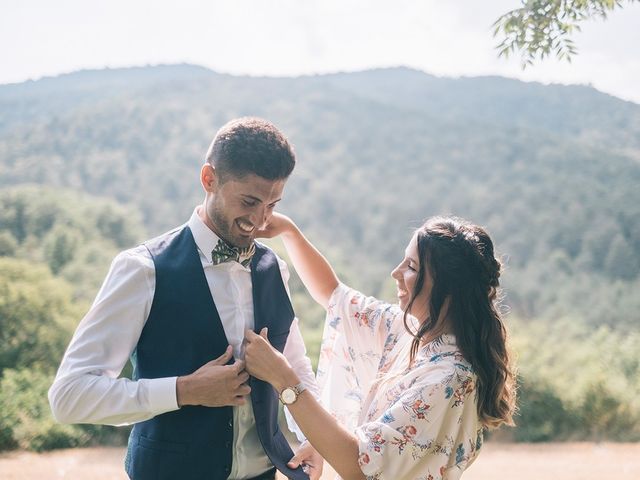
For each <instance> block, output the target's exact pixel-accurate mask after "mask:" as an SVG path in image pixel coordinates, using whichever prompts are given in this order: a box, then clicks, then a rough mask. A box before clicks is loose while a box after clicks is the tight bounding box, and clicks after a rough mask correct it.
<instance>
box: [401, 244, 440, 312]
mask: <svg viewBox="0 0 640 480" xmlns="http://www.w3.org/2000/svg"><path fill="white" fill-rule="evenodd" d="M417 238H418V237H417V234H414V235H413V237H412V238H411V241H410V242H409V245H407V248H406V249H405V252H404V259H403V260H402V262H400V264H399V265H398V266H397V267H396V268H395V269H394V270H393V271H392V272H391V276H392V277H393V278H394V280H395V281H396V287H397V289H398V302H399V303H400V308H401V309H402V310H405V309H406V308H407V305H409V302H410V301H411V296H412V295H413V289H414V288H415V285H416V282H417V280H418V271H419V270H420V258H419V256H418V242H417ZM424 273H425V278H424V284H423V285H422V289H421V290H420V292H418V295H417V296H416V299H415V301H414V302H413V305H412V306H411V311H410V312H409V313H410V314H411V315H413V316H414V317H416V318H417V319H418V320H419V321H420V322H423V321H424V320H425V319H426V318H427V316H428V314H429V297H430V294H431V287H432V285H433V281H432V278H431V275H430V273H429V269H428V268H426V265H425V272H424Z"/></svg>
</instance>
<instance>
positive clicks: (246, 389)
mask: <svg viewBox="0 0 640 480" xmlns="http://www.w3.org/2000/svg"><path fill="white" fill-rule="evenodd" d="M236 393H237V394H238V395H249V394H250V393H251V387H250V386H249V385H240V386H239V387H238V389H237V390H236Z"/></svg>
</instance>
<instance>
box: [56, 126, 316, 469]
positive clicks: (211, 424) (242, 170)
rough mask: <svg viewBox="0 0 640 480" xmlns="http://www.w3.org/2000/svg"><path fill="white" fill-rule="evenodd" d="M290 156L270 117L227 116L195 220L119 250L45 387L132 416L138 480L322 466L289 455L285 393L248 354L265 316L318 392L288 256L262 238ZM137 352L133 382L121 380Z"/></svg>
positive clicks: (94, 411) (130, 462)
mask: <svg viewBox="0 0 640 480" xmlns="http://www.w3.org/2000/svg"><path fill="white" fill-rule="evenodd" d="M294 165H295V155H294V152H293V149H292V147H291V145H290V144H289V142H288V141H287V139H286V138H285V137H284V135H283V134H282V133H281V132H280V131H279V130H278V129H277V128H276V127H275V126H274V125H272V124H271V123H269V122H266V121H264V120H261V119H257V118H242V119H238V120H234V121H231V122H229V123H228V124H226V125H224V126H223V127H222V128H221V129H220V130H219V131H218V133H217V134H216V137H215V138H214V140H213V142H212V144H211V146H210V148H209V152H208V153H207V158H206V162H205V164H204V165H203V167H202V169H201V172H200V181H201V184H202V186H203V188H204V190H205V199H204V202H203V203H202V205H200V206H198V207H197V208H196V209H195V211H194V213H193V215H192V216H191V218H190V220H189V221H188V222H187V223H186V224H185V225H182V226H181V227H178V228H176V229H174V230H172V231H170V232H168V233H166V234H164V235H161V236H160V237H157V238H155V239H152V240H150V241H148V242H146V243H144V244H143V245H140V246H138V247H136V248H134V249H131V250H128V251H125V252H122V253H121V254H119V255H118V256H117V257H116V259H115V260H114V262H113V264H112V266H111V269H110V271H109V274H108V275H107V278H106V280H105V282H104V284H103V286H102V288H101V289H100V292H99V293H98V296H97V297H96V300H95V301H94V303H93V305H92V307H91V309H90V310H89V312H88V313H87V315H86V316H85V318H84V319H83V320H82V322H81V323H80V325H79V326H78V329H77V331H76V333H75V335H74V337H73V339H72V341H71V344H70V345H69V348H68V349H67V352H66V353H65V356H64V358H63V360H62V364H61V365H60V368H59V370H58V374H57V376H56V379H55V381H54V383H53V385H52V387H51V389H50V391H49V401H50V404H51V408H52V410H53V414H54V416H55V417H56V419H57V420H59V421H61V422H64V423H102V424H110V425H124V424H131V423H135V425H134V427H133V430H132V432H131V435H130V437H129V446H128V451H127V458H126V460H125V466H126V470H127V473H128V474H129V476H130V478H132V479H133V480H147V479H148V480H162V479H181V480H182V479H185V480H188V479H194V480H196V479H197V480H200V479H207V480H222V479H227V478H229V479H272V478H274V477H275V468H274V466H275V467H276V468H277V469H278V470H280V471H281V472H282V473H284V474H285V475H286V476H288V477H290V478H293V479H296V480H304V479H307V478H308V476H307V474H306V473H305V471H304V470H305V468H304V463H307V464H309V465H310V466H311V467H312V472H313V474H312V476H313V477H317V476H319V473H320V472H321V462H322V460H321V459H320V457H319V455H318V454H317V452H315V450H313V448H312V447H311V446H310V445H309V444H308V443H306V444H303V448H302V449H301V450H300V451H298V454H297V455H296V457H295V459H294V462H293V463H291V464H290V465H292V466H293V467H294V468H290V467H289V466H287V462H288V461H289V460H291V457H292V455H293V452H292V451H291V449H290V447H289V445H288V443H287V442H286V440H285V438H284V436H283V434H282V432H281V431H280V430H279V428H278V422H277V405H278V395H277V393H276V392H275V391H274V390H273V388H272V387H271V386H270V385H268V384H266V383H264V382H261V381H259V380H257V379H254V378H250V377H249V375H248V374H247V373H246V372H245V371H244V362H243V360H242V359H243V357H244V346H243V341H244V332H245V329H250V330H256V331H260V329H262V328H263V327H265V326H266V327H268V329H269V332H270V335H269V340H270V342H271V343H272V344H273V345H274V346H275V347H276V348H278V349H279V350H280V351H282V352H283V353H284V355H285V357H286V358H287V359H288V361H289V362H290V363H291V365H292V367H294V368H295V369H296V371H297V373H298V375H299V377H300V379H301V380H302V382H303V384H304V385H302V384H301V385H300V386H297V387H300V388H304V387H308V388H310V390H312V391H314V392H315V391H316V385H315V380H314V377H313V372H312V370H311V363H310V362H309V359H308V358H307V357H306V351H305V348H304V343H303V341H302V336H301V334H300V330H299V328H298V324H297V319H295V318H294V313H293V308H292V306H291V303H290V299H289V296H288V290H287V287H286V282H287V280H288V271H287V268H286V265H285V264H284V262H283V261H282V260H280V259H279V258H278V257H276V255H275V254H274V253H273V252H272V251H271V250H269V249H268V248H267V247H265V246H263V245H261V244H257V243H255V242H254V238H255V236H256V232H257V231H258V230H259V229H260V227H261V226H262V225H263V224H264V223H265V222H266V221H267V220H268V219H269V218H270V216H271V214H272V212H273V209H274V207H275V205H276V204H277V203H278V201H279V200H280V199H281V197H282V192H283V189H284V186H285V183H286V181H287V178H288V177H289V175H290V173H291V172H292V170H293V167H294ZM129 357H131V359H132V363H133V365H134V375H133V380H129V379H125V378H120V379H118V378H117V376H118V375H119V374H120V372H121V371H122V368H123V366H124V365H125V363H126V361H127V359H128V358H129ZM234 359H235V361H234ZM293 428H294V430H295V429H296V427H295V424H294V425H293ZM298 433H299V432H298ZM299 435H300V436H301V434H299ZM301 463H302V464H301Z"/></svg>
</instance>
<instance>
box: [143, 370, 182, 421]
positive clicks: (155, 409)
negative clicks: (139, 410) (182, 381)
mask: <svg viewBox="0 0 640 480" xmlns="http://www.w3.org/2000/svg"><path fill="white" fill-rule="evenodd" d="M177 380H178V377H167V378H152V379H142V380H140V381H141V382H144V383H146V384H147V385H146V386H147V392H148V395H149V396H148V397H147V398H148V399H149V409H150V410H151V412H152V413H153V414H154V415H160V414H161V413H165V412H170V411H172V410H177V409H178V408H179V407H178V396H177V393H176V382H177Z"/></svg>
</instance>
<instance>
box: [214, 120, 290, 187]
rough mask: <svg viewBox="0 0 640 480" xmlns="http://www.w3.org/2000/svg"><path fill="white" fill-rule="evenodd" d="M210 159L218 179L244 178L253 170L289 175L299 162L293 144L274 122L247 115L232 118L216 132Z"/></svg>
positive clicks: (265, 174)
mask: <svg viewBox="0 0 640 480" xmlns="http://www.w3.org/2000/svg"><path fill="white" fill-rule="evenodd" d="M207 162H208V163H209V164H210V165H212V166H213V167H215V169H216V173H217V175H218V179H219V181H220V182H222V183H224V182H226V181H227V180H228V179H229V178H242V177H244V176H245V175H247V174H250V173H253V174H255V175H257V176H259V177H262V178H265V179H267V180H281V179H286V178H287V177H289V175H290V174H291V172H292V171H293V167H294V166H295V164H296V155H295V153H294V151H293V146H292V145H291V144H290V143H289V141H288V140H287V138H286V137H285V136H284V134H283V133H282V132H281V131H280V130H278V128H277V127H276V126H275V125H273V124H272V123H271V122H267V121H266V120H263V119H261V118H256V117H244V118H238V119H235V120H231V121H230V122H228V123H227V124H225V125H223V126H222V128H220V130H218V133H216V136H215V138H214V139H213V142H211V146H210V147H209V151H208V152H207Z"/></svg>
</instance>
